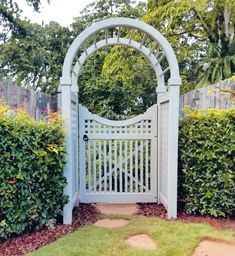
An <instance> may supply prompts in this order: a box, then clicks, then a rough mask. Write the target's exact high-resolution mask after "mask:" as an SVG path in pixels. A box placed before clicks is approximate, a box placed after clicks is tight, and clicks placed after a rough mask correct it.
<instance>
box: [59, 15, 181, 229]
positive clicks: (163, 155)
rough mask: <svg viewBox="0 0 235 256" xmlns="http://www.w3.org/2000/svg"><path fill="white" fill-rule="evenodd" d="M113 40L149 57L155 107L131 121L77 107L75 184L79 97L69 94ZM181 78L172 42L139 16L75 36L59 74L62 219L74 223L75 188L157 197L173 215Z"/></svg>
mask: <svg viewBox="0 0 235 256" xmlns="http://www.w3.org/2000/svg"><path fill="white" fill-rule="evenodd" d="M123 31H124V32H125V33H122V32H123ZM136 35H138V36H136ZM113 45H124V46H128V47H131V48H134V49H135V50H137V51H139V52H140V53H141V54H143V56H145V57H146V58H147V59H148V61H149V63H150V64H151V67H152V68H153V70H154V72H155V74H156V78H157V84H156V93H157V98H158V106H157V107H156V106H153V107H152V108H150V109H149V110H148V111H147V112H146V113H145V114H143V115H140V116H137V117H135V118H133V119H131V120H127V121H117V122H116V121H110V120H107V119H103V118H100V117H98V116H96V115H93V114H91V113H89V111H88V110H86V109H85V108H84V107H82V106H80V110H79V111H80V116H79V121H80V127H79V129H80V130H79V134H80V142H79V144H80V153H79V154H80V164H79V165H80V173H81V179H80V185H81V187H80V191H79V188H78V186H77V183H76V182H77V181H76V180H77V179H78V177H77V172H78V170H77V162H78V155H77V154H76V152H77V146H78V143H77V141H76V140H77V139H76V136H77V133H78V130H77V129H78V126H77V129H76V122H77V115H76V114H74V111H75V110H76V108H77V104H78V103H77V100H74V99H73V98H74V96H75V95H77V94H76V93H79V90H78V87H77V85H78V83H77V82H78V78H79V73H80V71H81V68H82V66H83V64H84V63H85V62H86V60H87V59H88V58H89V57H90V56H91V55H92V54H93V53H94V52H96V51H98V50H100V49H102V48H104V47H110V46H113ZM180 84H181V79H180V74H179V66H178V62H177V59H176V56H175V53H174V51H173V49H172V47H171V45H170V44H169V42H168V41H167V40H166V38H165V37H164V36H163V35H162V34H161V33H160V32H159V31H157V30H156V29H155V28H153V27H152V26H150V25H148V24H146V23H144V22H141V21H139V20H136V19H128V18H112V19H107V20H102V21H100V22H98V23H95V24H93V25H92V26H90V27H89V28H87V29H85V30H84V31H83V32H82V33H81V34H80V35H78V37H77V38H76V39H75V40H74V41H73V43H72V44H71V46H70V47H69V49H68V52H67V54H66V57H65V60H64V65H63V74H62V77H61V79H60V85H61V93H62V114H63V118H64V126H65V128H66V151H67V154H66V163H67V164H66V166H65V170H64V176H65V177H66V179H67V185H66V188H65V190H64V193H65V194H66V195H68V197H69V201H68V203H67V204H66V205H65V206H64V211H63V212H64V217H63V221H64V224H71V223H72V210H73V206H74V204H75V202H76V200H77V199H78V194H79V195H80V199H81V201H82V202H97V201H103V202H117V201H119V202H154V201H158V202H159V203H160V202H161V203H163V204H164V206H165V207H166V209H167V214H168V218H175V217H176V216H177V154H178V151H177V150H178V119H179V86H180ZM157 108H158V111H157V110H156V109H157ZM157 112H158V123H157ZM157 131H158V134H157ZM157 135H158V139H157V138H156V136H157ZM156 144H157V145H158V146H156ZM157 149H158V151H157ZM157 158H158V159H157ZM156 162H157V164H156ZM157 170H158V172H157ZM75 179H76V180H75ZM157 179H158V180H157ZM157 184H158V186H157ZM157 191H158V193H157Z"/></svg>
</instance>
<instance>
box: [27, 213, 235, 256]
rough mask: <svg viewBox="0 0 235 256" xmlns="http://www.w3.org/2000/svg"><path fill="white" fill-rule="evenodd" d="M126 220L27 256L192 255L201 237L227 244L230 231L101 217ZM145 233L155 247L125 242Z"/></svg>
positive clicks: (88, 229)
mask: <svg viewBox="0 0 235 256" xmlns="http://www.w3.org/2000/svg"><path fill="white" fill-rule="evenodd" d="M120 217H122V218H125V219H128V220H129V221H130V223H129V224H128V225H126V226H124V227H122V228H118V229H113V230H109V229H105V228H100V227H95V226H92V225H86V226H85V227H83V228H82V229H80V230H78V231H76V232H73V233H71V234H68V235H66V236H64V237H62V238H60V239H58V240H57V241H55V242H53V243H51V244H50V245H47V246H45V247H43V248H41V249H39V250H37V251H35V252H33V253H30V254H28V256H29V255H30V256H101V255H102V256H191V255H192V253H193V251H194V249H195V247H196V246H197V245H198V243H199V242H200V241H201V240H203V239H204V238H211V239H218V240H225V241H229V240H231V239H232V232H231V231H229V230H217V229H215V228H213V227H212V226H210V225H209V224H187V223H182V222H180V221H176V222H175V221H166V220H162V219H160V218H157V217H149V218H146V217H142V216H125V215H123V216H121V215H106V216H105V215H102V216H100V218H120ZM142 233H144V234H148V235H149V236H150V237H151V238H152V239H153V240H154V241H155V242H156V243H157V248H156V249H151V250H140V249H132V248H129V247H128V246H127V245H126V244H125V242H124V240H125V239H126V238H128V237H129V236H131V235H135V234H142Z"/></svg>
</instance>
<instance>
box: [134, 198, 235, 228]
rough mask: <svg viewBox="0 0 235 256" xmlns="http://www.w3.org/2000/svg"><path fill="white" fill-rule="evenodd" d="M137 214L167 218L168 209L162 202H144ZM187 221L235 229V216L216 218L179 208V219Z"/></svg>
mask: <svg viewBox="0 0 235 256" xmlns="http://www.w3.org/2000/svg"><path fill="white" fill-rule="evenodd" d="M138 208H139V210H138V212H137V215H143V216H159V217H160V218H163V219H167V212H166V209H165V208H164V206H163V205H162V204H156V203H142V204H138ZM176 220H179V221H183V222H187V223H209V224H211V225H212V226H214V227H216V228H228V229H232V230H235V217H234V216H233V217H230V218H215V217H212V216H209V215H204V216H202V215H188V214H187V213H186V212H185V211H183V210H179V211H178V215H177V219H176Z"/></svg>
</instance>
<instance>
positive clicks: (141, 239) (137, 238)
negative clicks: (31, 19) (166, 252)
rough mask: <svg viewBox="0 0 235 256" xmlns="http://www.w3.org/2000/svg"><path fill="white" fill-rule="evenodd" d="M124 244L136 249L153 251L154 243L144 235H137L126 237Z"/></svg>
mask: <svg viewBox="0 0 235 256" xmlns="http://www.w3.org/2000/svg"><path fill="white" fill-rule="evenodd" d="M125 242H126V243H127V244H128V245H129V246H130V247H132V248H136V249H155V248H156V247H157V245H156V243H155V242H154V241H153V240H152V238H151V237H149V236H148V235H146V234H139V235H134V236H130V237H128V238H127V239H126V240H125Z"/></svg>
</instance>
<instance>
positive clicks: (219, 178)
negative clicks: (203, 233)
mask: <svg viewBox="0 0 235 256" xmlns="http://www.w3.org/2000/svg"><path fill="white" fill-rule="evenodd" d="M179 197H180V198H181V199H183V201H185V208H186V211H187V212H188V213H190V214H202V215H203V214H209V215H212V216H215V217H217V216H226V215H231V214H233V213H234V209H235V109H232V110H207V111H206V112H204V113H203V112H200V111H192V112H188V113H186V114H185V117H184V118H183V119H182V121H181V124H180V137H179Z"/></svg>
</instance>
